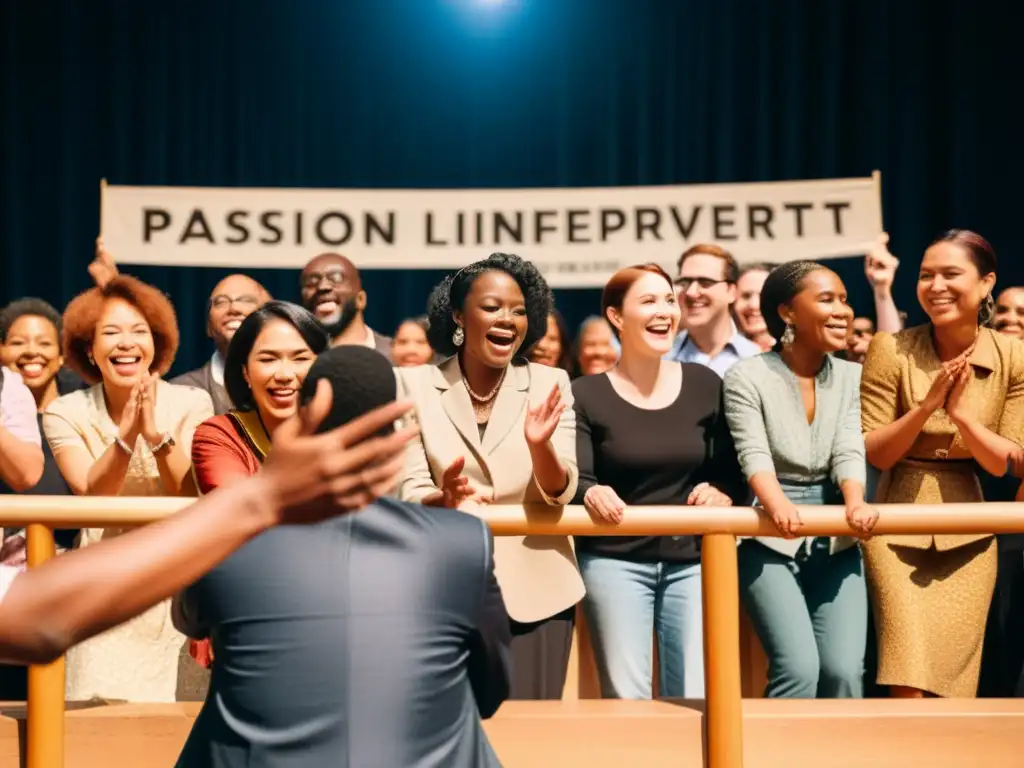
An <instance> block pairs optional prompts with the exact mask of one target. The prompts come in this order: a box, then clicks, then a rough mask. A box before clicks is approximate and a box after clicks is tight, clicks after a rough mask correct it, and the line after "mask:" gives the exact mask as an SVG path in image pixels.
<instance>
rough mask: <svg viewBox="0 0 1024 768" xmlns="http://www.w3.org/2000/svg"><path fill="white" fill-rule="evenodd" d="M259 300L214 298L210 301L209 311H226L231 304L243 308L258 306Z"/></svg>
mask: <svg viewBox="0 0 1024 768" xmlns="http://www.w3.org/2000/svg"><path fill="white" fill-rule="evenodd" d="M259 303H260V300H259V299H258V298H257V297H255V296H249V295H245V296H226V295H224V294H221V295H220V296H214V297H213V298H212V299H210V309H228V308H229V307H230V306H231V305H232V304H241V305H242V306H243V307H256V306H259Z"/></svg>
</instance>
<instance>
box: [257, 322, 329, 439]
mask: <svg viewBox="0 0 1024 768" xmlns="http://www.w3.org/2000/svg"><path fill="white" fill-rule="evenodd" d="M314 360H316V355H315V354H313V350H311V349H310V348H309V345H308V344H307V343H306V340H305V339H303V338H302V334H300V333H299V332H298V330H297V329H296V328H295V326H294V325H292V324H291V323H289V322H287V321H285V320H282V319H281V318H278V317H274V318H271V319H270V320H268V321H267V324H266V325H264V326H263V330H261V331H260V334H259V336H257V337H256V341H255V343H254V344H253V345H252V350H251V351H250V352H249V358H248V359H247V360H246V363H245V368H244V369H243V373H244V374H245V381H246V383H247V384H248V385H249V389H250V390H251V391H252V399H253V402H254V403H255V404H256V410H258V411H259V413H260V418H262V419H263V424H264V426H265V427H266V428H267V429H268V430H270V431H273V429H274V427H275V426H277V425H278V424H280V423H281V422H282V421H285V420H286V419H288V418H290V417H291V416H292V415H293V414H294V413H295V412H296V411H297V410H298V408H299V390H300V389H301V388H302V382H303V381H305V379H306V374H307V373H309V368H310V366H312V365H313V361H314Z"/></svg>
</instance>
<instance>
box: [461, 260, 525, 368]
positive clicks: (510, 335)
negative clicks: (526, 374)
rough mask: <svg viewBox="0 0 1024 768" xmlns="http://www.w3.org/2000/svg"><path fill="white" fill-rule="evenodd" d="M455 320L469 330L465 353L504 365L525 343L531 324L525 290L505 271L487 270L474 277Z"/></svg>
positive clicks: (490, 363) (488, 363)
mask: <svg viewBox="0 0 1024 768" xmlns="http://www.w3.org/2000/svg"><path fill="white" fill-rule="evenodd" d="M455 321H456V322H457V323H459V324H460V325H462V329H463V332H464V333H465V342H464V346H463V349H464V350H465V354H467V355H471V356H472V357H474V358H476V359H477V360H478V361H479V362H481V363H483V364H484V365H485V366H487V367H488V368H504V367H505V366H507V365H508V364H509V363H511V362H512V358H513V357H514V356H515V354H516V352H517V351H518V350H519V347H521V346H522V344H523V340H524V339H525V338H526V331H527V328H528V326H529V321H528V320H527V317H526V299H525V298H524V297H523V290H522V289H521V288H520V287H519V283H517V282H516V281H515V280H514V279H513V278H512V276H511V275H508V274H506V273H505V272H501V271H499V270H490V271H488V272H484V273H483V274H481V275H480V276H478V277H477V278H476V280H474V281H473V285H472V287H471V288H470V289H469V293H468V294H467V295H466V301H465V305H464V307H463V311H462V312H456V313H455Z"/></svg>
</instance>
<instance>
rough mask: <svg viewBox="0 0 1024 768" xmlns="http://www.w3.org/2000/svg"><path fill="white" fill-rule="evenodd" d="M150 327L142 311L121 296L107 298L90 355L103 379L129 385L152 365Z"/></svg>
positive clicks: (108, 382) (111, 383)
mask: <svg viewBox="0 0 1024 768" xmlns="http://www.w3.org/2000/svg"><path fill="white" fill-rule="evenodd" d="M154 354H155V351H154V345H153V331H152V329H151V328H150V327H149V323H148V322H146V318H145V317H144V316H143V314H142V313H141V312H140V311H139V310H138V309H137V308H136V307H134V306H133V305H132V304H129V303H128V302H127V301H125V300H124V299H117V298H115V299H107V301H106V303H105V304H104V305H103V311H102V312H101V313H100V318H99V321H98V322H97V323H96V330H95V333H94V336H93V342H92V357H93V360H95V361H96V367H97V368H99V369H100V375H101V376H102V377H103V381H104V382H106V383H107V384H109V385H112V386H116V387H120V388H124V389H129V388H131V387H133V386H134V385H135V382H137V381H138V380H139V378H140V377H141V376H142V374H143V373H145V372H146V371H148V370H149V369H150V367H151V366H152V365H153V355H154Z"/></svg>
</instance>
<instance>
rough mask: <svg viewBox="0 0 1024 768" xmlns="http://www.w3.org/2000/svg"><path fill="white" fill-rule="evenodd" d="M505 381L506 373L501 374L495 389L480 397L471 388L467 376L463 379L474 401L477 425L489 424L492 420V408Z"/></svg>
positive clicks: (470, 397)
mask: <svg viewBox="0 0 1024 768" xmlns="http://www.w3.org/2000/svg"><path fill="white" fill-rule="evenodd" d="M506 370H507V369H506ZM503 381H505V371H502V372H501V377H500V378H499V379H498V383H497V384H495V385H494V389H492V390H491V391H490V392H488V393H487V394H486V395H478V394H477V393H476V392H474V391H473V388H472V387H471V386H469V380H468V379H467V378H466V377H465V376H463V377H462V383H463V384H465V385H466V391H467V392H468V393H469V399H470V400H471V401H472V405H473V413H474V414H475V415H476V423H477V424H486V423H487V421H488V419H489V418H490V412H491V406H493V405H494V399H495V398H496V397H497V395H498V390H499V389H501V384H502V382H503Z"/></svg>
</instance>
